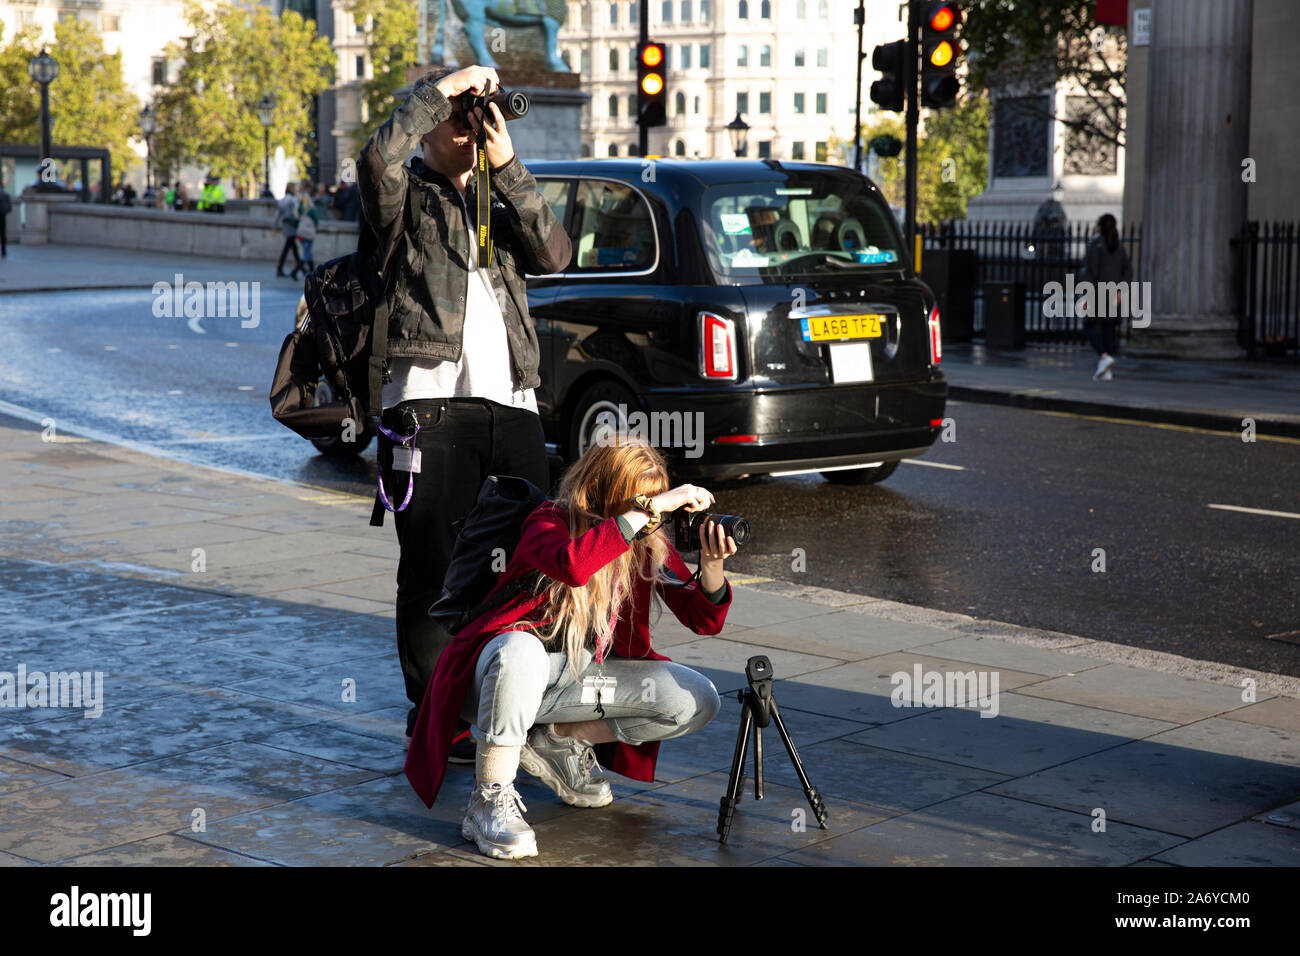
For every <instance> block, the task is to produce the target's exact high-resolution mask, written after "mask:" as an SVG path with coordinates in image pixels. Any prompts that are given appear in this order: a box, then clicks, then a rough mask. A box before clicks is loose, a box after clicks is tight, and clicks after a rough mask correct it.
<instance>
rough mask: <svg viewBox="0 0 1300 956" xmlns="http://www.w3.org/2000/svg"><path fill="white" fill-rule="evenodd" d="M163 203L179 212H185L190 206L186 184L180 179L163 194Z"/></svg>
mask: <svg viewBox="0 0 1300 956" xmlns="http://www.w3.org/2000/svg"><path fill="white" fill-rule="evenodd" d="M163 203H164V204H165V205H167V206H170V207H171V208H172V209H175V210H176V211H177V212H184V211H185V209H186V208H187V207H188V206H189V197H188V196H187V195H186V194H185V184H184V183H182V182H181V181H180V180H179V179H178V180H177V181H176V182H175V184H173V186H172V188H171V189H169V190H167V193H166V195H164V196H163Z"/></svg>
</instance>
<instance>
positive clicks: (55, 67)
mask: <svg viewBox="0 0 1300 956" xmlns="http://www.w3.org/2000/svg"><path fill="white" fill-rule="evenodd" d="M27 73H28V75H29V76H31V78H32V79H33V80H35V81H36V82H37V83H39V84H41V165H42V167H43V166H44V165H45V163H47V162H53V160H52V159H51V158H50V153H51V151H52V150H53V147H52V146H51V145H50V84H51V83H53V82H54V78H55V77H56V76H58V75H59V61H58V60H56V59H54V57H52V56H50V54H49V53H48V52H47V51H46V48H45V47H41V52H40V55H39V56H34V57H32V58H31V59H30V60H28V61H27ZM36 189H37V191H38V192H59V187H58V185H57V184H56V183H51V182H46V181H45V179H44V177H42V178H41V181H40V182H39V183H37V184H36Z"/></svg>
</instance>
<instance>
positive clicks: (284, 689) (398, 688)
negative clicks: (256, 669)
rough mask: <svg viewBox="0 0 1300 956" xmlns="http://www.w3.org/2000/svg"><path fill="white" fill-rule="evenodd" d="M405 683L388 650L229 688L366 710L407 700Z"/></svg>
mask: <svg viewBox="0 0 1300 956" xmlns="http://www.w3.org/2000/svg"><path fill="white" fill-rule="evenodd" d="M349 682H350V683H349ZM404 686H405V685H404V684H403V682H402V672H401V668H400V666H399V665H398V662H397V660H396V655H395V654H393V653H391V652H390V653H384V654H378V655H372V656H369V657H358V658H352V659H350V660H345V661H335V662H332V663H329V664H321V665H319V666H317V667H304V668H302V669H300V670H299V671H298V672H297V673H296V674H295V675H294V676H293V679H292V680H285V679H282V678H280V677H266V678H261V679H258V680H250V681H242V682H240V683H237V684H232V685H231V689H232V690H236V691H239V692H241V693H244V694H254V695H257V696H259V697H265V698H268V699H271V700H280V701H285V702H286V703H294V704H303V705H307V706H311V707H315V708H319V709H322V710H335V711H343V712H345V713H349V712H357V713H365V712H366V711H368V710H380V709H383V708H386V707H396V706H399V705H400V704H401V703H402V702H403V701H405V700H406V691H405V689H404Z"/></svg>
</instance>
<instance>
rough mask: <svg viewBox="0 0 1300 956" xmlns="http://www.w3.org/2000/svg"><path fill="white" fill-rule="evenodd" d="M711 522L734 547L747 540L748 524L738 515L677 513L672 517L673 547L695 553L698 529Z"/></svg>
mask: <svg viewBox="0 0 1300 956" xmlns="http://www.w3.org/2000/svg"><path fill="white" fill-rule="evenodd" d="M708 521H712V522H714V523H715V524H718V525H721V526H722V531H723V533H724V534H726V535H728V536H730V538H731V539H732V540H733V541H735V542H736V547H738V548H739V547H743V546H744V544H745V542H746V541H748V540H749V522H748V521H747V520H745V519H744V518H742V517H740V516H739V515H720V514H713V513H712V512H709V511H696V512H691V511H684V510H683V511H678V512H677V513H676V515H674V517H673V530H674V532H675V535H674V537H675V539H676V540H675V541H674V542H673V546H674V547H675V548H677V550H678V551H695V550H697V549H698V548H699V546H700V528H701V527H702V526H703V525H704V523H705V522H708Z"/></svg>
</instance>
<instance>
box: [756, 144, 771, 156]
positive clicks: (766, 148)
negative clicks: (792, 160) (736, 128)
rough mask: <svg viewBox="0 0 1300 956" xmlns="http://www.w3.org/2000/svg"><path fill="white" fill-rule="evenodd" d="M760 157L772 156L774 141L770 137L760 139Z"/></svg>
mask: <svg viewBox="0 0 1300 956" xmlns="http://www.w3.org/2000/svg"><path fill="white" fill-rule="evenodd" d="M758 158H759V159H771V158H772V141H771V140H770V139H764V140H759V143H758Z"/></svg>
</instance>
